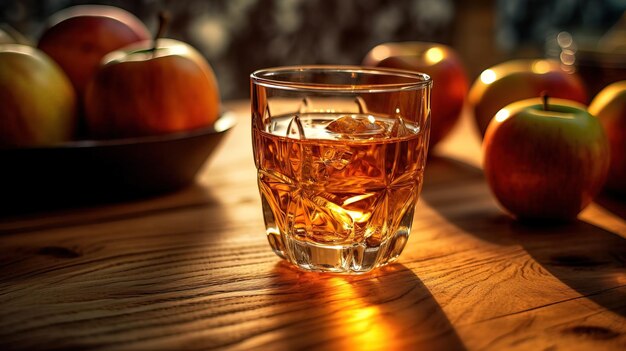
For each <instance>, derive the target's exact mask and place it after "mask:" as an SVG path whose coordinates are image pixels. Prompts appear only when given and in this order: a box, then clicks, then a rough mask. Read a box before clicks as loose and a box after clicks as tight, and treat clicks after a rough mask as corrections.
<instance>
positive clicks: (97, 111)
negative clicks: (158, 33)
mask: <svg viewBox="0 0 626 351" xmlns="http://www.w3.org/2000/svg"><path fill="white" fill-rule="evenodd" d="M153 43H154V41H145V42H141V43H136V44H133V45H131V46H129V47H126V48H124V49H122V50H118V51H114V52H112V53H109V54H108V55H106V56H105V57H104V59H103V60H102V66H101V67H100V69H99V70H98V72H97V73H96V75H95V77H94V79H93V80H92V81H91V82H90V83H89V85H88V86H87V90H86V95H85V112H86V122H87V127H88V130H89V132H90V134H91V135H92V136H94V137H96V138H120V137H134V136H144V135H154V134H163V133H169V132H176V131H183V130H189V129H194V128H199V127H205V126H209V125H212V124H213V123H214V122H215V121H216V120H217V118H218V116H219V113H220V95H219V90H218V85H217V80H216V78H215V75H214V73H213V70H212V68H211V66H210V65H209V64H208V62H207V61H206V60H205V59H204V58H203V56H202V55H201V54H200V53H199V52H197V51H196V50H195V49H194V48H193V47H191V46H190V45H188V44H185V43H183V42H180V41H178V40H174V39H158V40H157V41H156V43H157V45H156V47H152V45H153Z"/></svg>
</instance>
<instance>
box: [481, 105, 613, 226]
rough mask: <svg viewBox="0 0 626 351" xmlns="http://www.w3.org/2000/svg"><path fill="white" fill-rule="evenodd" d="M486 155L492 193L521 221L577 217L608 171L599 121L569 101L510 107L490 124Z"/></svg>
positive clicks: (486, 167) (606, 142) (486, 170)
mask: <svg viewBox="0 0 626 351" xmlns="http://www.w3.org/2000/svg"><path fill="white" fill-rule="evenodd" d="M483 151H484V155H483V156H484V160H483V161H484V162H483V166H484V171H485V176H486V178H487V182H488V183H489V186H490V187H491V190H492V192H493V194H494V195H495V197H496V198H497V199H498V201H499V202H500V204H501V205H502V206H503V207H504V208H505V209H506V210H508V211H509V212H510V213H511V214H513V215H514V216H516V217H517V218H520V219H556V220H567V219H573V218H575V217H576V216H577V215H578V213H579V212H580V211H581V210H582V209H583V208H585V207H586V206H587V205H588V204H589V203H590V202H591V200H592V199H593V197H594V196H595V195H596V194H597V193H598V191H600V189H601V188H602V185H603V184H604V181H605V179H606V176H607V172H608V168H609V144H608V141H607V138H606V135H605V134H604V131H603V129H602V125H601V124H600V121H599V120H598V119H597V118H596V117H594V116H592V115H591V114H589V113H588V112H587V110H586V109H585V106H584V105H582V104H579V103H577V102H574V101H571V100H562V99H550V102H549V103H545V102H544V104H542V102H541V100H540V99H538V98H534V99H527V100H522V101H518V102H515V103H513V104H510V105H507V106H506V107H505V108H503V109H502V110H500V111H498V113H497V114H496V116H495V118H494V119H493V120H492V121H491V123H490V124H489V127H488V129H487V133H486V134H485V139H484V142H483Z"/></svg>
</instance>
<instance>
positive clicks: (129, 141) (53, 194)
mask: <svg viewBox="0 0 626 351" xmlns="http://www.w3.org/2000/svg"><path fill="white" fill-rule="evenodd" d="M234 125H235V117H234V116H233V115H232V114H229V113H225V114H223V115H222V116H221V117H220V119H219V120H218V121H217V122H216V123H215V125H214V126H213V127H211V128H202V129H196V130H192V131H186V132H178V133H171V134H165V135H157V136H148V137H138V138H126V139H114V140H81V141H72V142H67V143H63V144H58V145H54V146H50V147H32V148H9V149H0V165H1V168H0V209H1V210H2V211H3V213H7V212H8V213H12V212H15V211H20V212H21V211H22V210H26V209H36V210H39V209H51V208H58V207H67V206H76V205H85V204H95V203H102V202H111V201H120V200H128V199H132V198H137V197H143V196H148V195H156V194H161V193H165V192H171V191H174V190H177V189H180V188H182V187H184V186H186V185H188V184H190V183H191V182H192V181H193V180H194V178H195V176H196V173H197V172H198V170H199V169H200V168H201V167H202V165H203V164H204V163H205V161H206V160H207V158H208V157H209V156H210V155H211V154H212V153H213V151H214V150H215V147H216V146H217V145H218V144H219V142H220V141H221V140H222V138H223V137H224V135H225V134H226V132H227V131H228V130H229V129H230V128H231V127H233V126H234Z"/></svg>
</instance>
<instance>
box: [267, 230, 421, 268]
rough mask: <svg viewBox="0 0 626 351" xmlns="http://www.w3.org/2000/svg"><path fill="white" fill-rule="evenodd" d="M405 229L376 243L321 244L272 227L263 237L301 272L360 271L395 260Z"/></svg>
mask: <svg viewBox="0 0 626 351" xmlns="http://www.w3.org/2000/svg"><path fill="white" fill-rule="evenodd" d="M409 231H410V228H406V227H403V228H400V229H399V230H397V231H396V233H395V234H394V235H392V236H391V237H390V238H389V239H388V240H386V241H383V242H382V243H381V244H380V245H379V246H367V245H366V244H365V243H356V244H352V245H348V246H344V245H323V244H318V243H313V242H309V241H301V240H297V239H295V238H293V237H291V236H289V235H281V234H280V233H278V232H277V231H273V230H268V233H267V239H268V241H269V243H270V246H271V247H272V249H273V250H274V253H276V255H278V256H279V257H281V258H283V259H285V260H287V261H289V262H291V263H293V264H294V265H295V266H297V267H298V268H300V269H303V270H305V271H312V272H329V273H344V274H362V273H366V272H369V271H371V270H372V269H374V268H377V267H382V266H384V265H386V264H388V263H391V262H393V261H395V260H397V259H398V256H400V253H402V250H403V249H404V246H405V245H406V243H407V241H408V238H409Z"/></svg>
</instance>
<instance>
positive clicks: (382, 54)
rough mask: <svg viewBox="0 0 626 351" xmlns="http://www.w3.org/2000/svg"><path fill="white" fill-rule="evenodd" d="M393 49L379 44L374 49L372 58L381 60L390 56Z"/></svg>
mask: <svg viewBox="0 0 626 351" xmlns="http://www.w3.org/2000/svg"><path fill="white" fill-rule="evenodd" d="M390 54H391V50H389V48H388V47H387V46H384V45H379V46H377V47H375V48H374V49H373V50H372V58H373V59H374V60H375V61H381V60H384V59H386V58H387V57H389V55H390Z"/></svg>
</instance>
